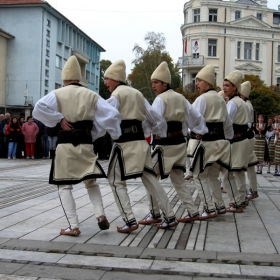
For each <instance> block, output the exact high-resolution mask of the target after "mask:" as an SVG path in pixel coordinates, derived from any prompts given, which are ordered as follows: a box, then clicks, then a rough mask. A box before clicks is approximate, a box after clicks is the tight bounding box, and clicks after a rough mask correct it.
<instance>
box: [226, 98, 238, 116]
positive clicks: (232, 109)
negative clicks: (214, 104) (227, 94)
mask: <svg viewBox="0 0 280 280" xmlns="http://www.w3.org/2000/svg"><path fill="white" fill-rule="evenodd" d="M237 110H238V108H237V105H236V104H235V102H233V101H231V100H230V101H229V102H228V103H227V111H228V114H229V117H230V118H231V120H233V119H234V117H235V116H236V114H237Z"/></svg>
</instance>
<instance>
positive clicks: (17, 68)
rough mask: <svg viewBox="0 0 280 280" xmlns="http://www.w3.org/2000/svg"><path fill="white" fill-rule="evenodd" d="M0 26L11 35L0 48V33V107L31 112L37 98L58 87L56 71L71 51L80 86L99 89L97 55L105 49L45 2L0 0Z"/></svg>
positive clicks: (14, 111) (16, 111)
mask: <svg viewBox="0 0 280 280" xmlns="http://www.w3.org/2000/svg"><path fill="white" fill-rule="evenodd" d="M0 26H1V28H3V30H5V32H6V33H9V34H12V35H13V38H8V39H7V38H6V48H5V49H6V52H2V44H3V43H2V41H3V39H1V38H2V37H3V36H2V37H1V33H0V50H1V52H0V69H1V68H2V67H5V68H6V71H5V74H0V111H3V110H4V108H5V109H6V110H7V111H8V112H9V113H11V112H12V113H22V110H23V109H24V108H25V109H26V108H28V109H29V111H32V108H33V106H34V105H35V103H36V102H37V101H38V100H39V99H40V98H41V97H43V96H44V95H46V94H47V93H48V92H50V91H51V90H53V89H56V88H60V87H62V86H63V83H62V80H61V71H62V68H63V66H64V64H65V62H66V61H67V59H68V58H69V57H70V56H71V55H75V56H76V57H77V59H78V61H79V64H80V66H81V70H82V78H83V79H82V81H81V84H82V85H83V86H85V87H88V88H89V89H91V90H93V91H95V92H99V75H100V69H99V63H100V53H101V52H104V51H105V50H104V49H103V48H102V47H101V46H100V45H98V44H97V43H96V42H95V41H94V40H93V39H91V38H90V37H89V36H88V35H86V34H85V33H84V32H83V31H82V30H80V29H79V28H78V27H77V26H75V25H74V24H73V23H72V22H71V21H69V20H68V19H67V18H66V17H64V16H63V15H62V14H61V13H59V12H58V11H57V10H55V9H54V8H53V7H52V6H51V5H50V4H48V3H47V2H45V1H41V0H21V1H15V0H0ZM3 45H5V44H3ZM2 56H3V57H4V56H6V65H5V64H4V62H3V61H4V60H5V58H2ZM1 64H2V66H1ZM0 73H1V72H0ZM1 88H2V90H1Z"/></svg>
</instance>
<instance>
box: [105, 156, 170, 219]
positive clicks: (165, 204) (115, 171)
mask: <svg viewBox="0 0 280 280" xmlns="http://www.w3.org/2000/svg"><path fill="white" fill-rule="evenodd" d="M141 179H142V182H143V185H144V186H145V188H146V189H147V190H148V191H149V193H151V194H152V195H153V196H154V197H157V198H158V200H159V207H160V208H161V209H162V211H163V212H164V214H165V217H166V218H173V217H174V212H173V210H172V209H171V205H170V202H169V200H168V197H167V195H166V193H165V191H164V189H163V188H162V187H161V186H160V184H159V182H158V180H157V178H156V176H154V175H153V174H151V173H149V172H146V171H143V175H142V177H141ZM108 180H109V184H110V186H111V188H112V191H113V194H114V197H115V201H116V204H117V206H118V208H119V211H120V213H121V216H122V218H123V220H124V221H125V223H129V222H131V221H133V220H135V217H134V214H133V211H132V207H131V203H130V199H129V195H128V193H127V187H126V181H122V180H121V169H120V164H119V161H118V158H117V156H115V157H114V159H113V160H112V162H111V166H110V169H109V171H108Z"/></svg>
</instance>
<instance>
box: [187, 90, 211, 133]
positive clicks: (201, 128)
mask: <svg viewBox="0 0 280 280" xmlns="http://www.w3.org/2000/svg"><path fill="white" fill-rule="evenodd" d="M205 110H206V100H205V98H204V97H203V96H199V97H198V98H197V99H196V100H195V102H194V103H193V105H191V104H190V102H189V101H188V100H187V99H186V112H187V113H186V123H187V126H188V128H189V129H190V130H191V131H193V132H195V133H198V134H201V135H203V134H205V133H208V128H207V126H206V123H205V119H204V117H203V115H204V113H205ZM183 132H184V131H183ZM184 134H185V132H184ZM185 135H186V134H185Z"/></svg>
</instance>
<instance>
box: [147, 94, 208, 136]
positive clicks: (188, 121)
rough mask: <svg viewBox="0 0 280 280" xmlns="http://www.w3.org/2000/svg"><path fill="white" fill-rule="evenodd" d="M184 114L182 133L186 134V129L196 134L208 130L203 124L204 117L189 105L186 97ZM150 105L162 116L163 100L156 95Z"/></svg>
mask: <svg viewBox="0 0 280 280" xmlns="http://www.w3.org/2000/svg"><path fill="white" fill-rule="evenodd" d="M185 106H186V116H185V122H184V123H183V125H182V126H183V127H182V130H183V134H184V135H187V133H188V129H190V130H191V131H193V132H195V133H197V134H201V135H203V134H205V133H207V132H208V128H207V126H206V124H205V119H204V117H203V116H202V115H201V114H200V113H199V112H198V111H197V110H196V109H195V108H194V107H193V106H192V105H191V103H190V102H189V101H188V100H187V99H186V103H185ZM152 107H154V108H155V110H156V111H157V112H159V114H160V115H161V116H163V114H164V111H165V104H164V102H163V100H162V99H161V98H160V97H159V96H157V97H156V99H155V100H154V102H153V105H152Z"/></svg>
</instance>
